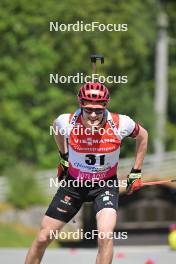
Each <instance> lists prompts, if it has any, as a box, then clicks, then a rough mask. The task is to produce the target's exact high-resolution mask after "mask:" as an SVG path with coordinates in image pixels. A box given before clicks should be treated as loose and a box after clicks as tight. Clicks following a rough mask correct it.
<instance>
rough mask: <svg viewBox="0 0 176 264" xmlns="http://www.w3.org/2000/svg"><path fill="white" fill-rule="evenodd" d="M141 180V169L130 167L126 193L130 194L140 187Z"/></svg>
mask: <svg viewBox="0 0 176 264" xmlns="http://www.w3.org/2000/svg"><path fill="white" fill-rule="evenodd" d="M141 182H142V181H141V170H136V169H133V168H132V170H131V172H130V174H129V175H128V176H127V188H126V191H127V193H128V194H132V193H133V192H134V191H136V190H138V189H139V188H140V187H141Z"/></svg>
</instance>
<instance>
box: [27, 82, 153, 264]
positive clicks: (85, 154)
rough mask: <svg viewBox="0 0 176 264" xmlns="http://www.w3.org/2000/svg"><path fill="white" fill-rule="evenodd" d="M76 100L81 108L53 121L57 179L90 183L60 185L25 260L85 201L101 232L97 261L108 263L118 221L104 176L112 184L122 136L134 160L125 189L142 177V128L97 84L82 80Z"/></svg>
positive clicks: (34, 260)
mask: <svg viewBox="0 0 176 264" xmlns="http://www.w3.org/2000/svg"><path fill="white" fill-rule="evenodd" d="M78 100H79V105H80V108H79V109H78V110H77V111H76V112H75V113H74V114H62V115H60V116H59V117H58V118H57V119H56V120H55V122H54V126H55V128H58V129H57V132H58V133H57V134H56V135H55V141H56V143H57V146H58V148H59V152H60V156H61V161H60V165H59V167H58V177H60V179H61V180H62V181H63V180H64V181H66V183H67V182H68V180H73V182H74V180H77V181H80V182H81V181H82V182H89V183H92V182H93V181H94V185H93V184H92V185H89V186H87V185H80V186H77V187H75V186H74V185H73V184H71V185H69V186H67V184H66V185H65V186H62V185H61V186H60V187H59V189H58V191H57V193H56V195H55V196H54V198H53V200H52V202H51V204H50V205H49V208H48V210H47V211H46V214H45V216H44V218H43V220H42V224H41V229H40V231H39V233H38V235H37V237H36V239H35V240H34V242H33V244H32V246H31V248H30V249H29V252H28V254H27V257H26V261H25V263H26V264H38V263H40V262H41V259H42V256H43V254H44V252H45V249H46V248H47V246H48V245H49V243H50V242H51V241H52V239H53V238H51V236H50V231H51V230H52V231H54V232H56V231H60V230H61V229H62V228H63V226H64V225H65V224H66V223H68V222H69V221H70V220H71V219H72V218H73V217H74V216H75V215H76V214H77V212H78V211H79V209H80V208H81V205H82V204H83V203H84V202H86V201H93V205H94V209H95V212H96V221H97V228H98V232H99V233H100V234H103V236H101V235H100V236H98V254H97V258H96V264H110V263H112V257H113V239H112V237H110V236H109V234H113V230H114V228H115V225H116V221H117V208H118V188H117V185H118V184H111V185H110V184H106V183H108V181H109V180H111V182H112V180H113V182H117V176H116V174H117V166H118V163H119V154H120V145H121V142H122V140H123V139H124V138H125V137H132V138H135V139H136V156H135V162H134V166H133V168H132V170H131V172H130V174H129V175H128V177H127V192H128V193H132V192H133V191H134V190H135V189H136V188H135V186H136V183H140V181H141V168H142V163H143V160H144V155H145V153H146V149H147V139H148V134H147V131H146V130H145V129H144V128H142V127H141V126H140V125H139V124H138V123H135V122H134V121H133V120H132V119H131V118H130V117H128V116H126V115H120V114H117V113H110V112H109V111H108V110H107V105H108V102H109V100H110V97H109V91H108V89H107V88H106V87H105V86H104V85H103V84H101V83H87V84H84V85H83V87H81V88H80V91H79V94H78ZM75 128H78V129H81V130H80V131H81V132H80V133H78V130H77V132H75V131H76V130H75ZM63 131H65V133H63ZM100 181H101V182H102V181H104V182H105V186H104V187H102V186H100V185H99V182H100ZM137 185H139V184H137ZM106 234H108V235H107V236H106ZM57 262H58V263H59V261H57ZM70 263H71V261H70Z"/></svg>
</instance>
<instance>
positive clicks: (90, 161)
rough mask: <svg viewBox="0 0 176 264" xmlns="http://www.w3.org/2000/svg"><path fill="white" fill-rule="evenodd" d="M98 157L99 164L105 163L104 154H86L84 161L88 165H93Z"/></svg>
mask: <svg viewBox="0 0 176 264" xmlns="http://www.w3.org/2000/svg"><path fill="white" fill-rule="evenodd" d="M98 159H99V162H100V165H104V163H105V155H100V156H96V155H93V154H87V155H86V156H85V162H86V164H88V165H95V163H96V161H97V160H98Z"/></svg>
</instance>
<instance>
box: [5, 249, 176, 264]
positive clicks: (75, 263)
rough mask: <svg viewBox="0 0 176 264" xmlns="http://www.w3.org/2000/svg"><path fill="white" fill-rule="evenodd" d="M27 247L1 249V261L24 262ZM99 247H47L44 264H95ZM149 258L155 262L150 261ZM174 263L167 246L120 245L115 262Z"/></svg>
mask: <svg viewBox="0 0 176 264" xmlns="http://www.w3.org/2000/svg"><path fill="white" fill-rule="evenodd" d="M26 253H27V249H7V248H1V249H0V263H5V264H23V263H24V258H25V255H26ZM96 253H97V249H47V251H46V253H45V255H44V258H43V261H42V263H43V264H69V263H70V264H95V258H96ZM149 260H151V261H153V262H149ZM147 261H148V263H147ZM115 263H119V264H174V263H176V251H171V250H170V249H169V247H167V246H128V247H127V246H119V247H115V249H114V258H113V264H115Z"/></svg>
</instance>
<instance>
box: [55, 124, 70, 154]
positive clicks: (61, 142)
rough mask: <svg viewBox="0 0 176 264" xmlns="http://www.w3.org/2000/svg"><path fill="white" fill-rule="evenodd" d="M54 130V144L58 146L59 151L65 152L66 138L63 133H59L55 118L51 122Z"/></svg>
mask: <svg viewBox="0 0 176 264" xmlns="http://www.w3.org/2000/svg"><path fill="white" fill-rule="evenodd" d="M53 127H54V130H55V131H57V133H56V134H55V133H54V139H55V142H56V145H57V146H58V149H59V151H60V152H61V153H62V154H64V153H67V151H68V150H67V146H66V140H65V137H64V135H61V134H60V131H59V129H56V120H55V121H54V123H53Z"/></svg>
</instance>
